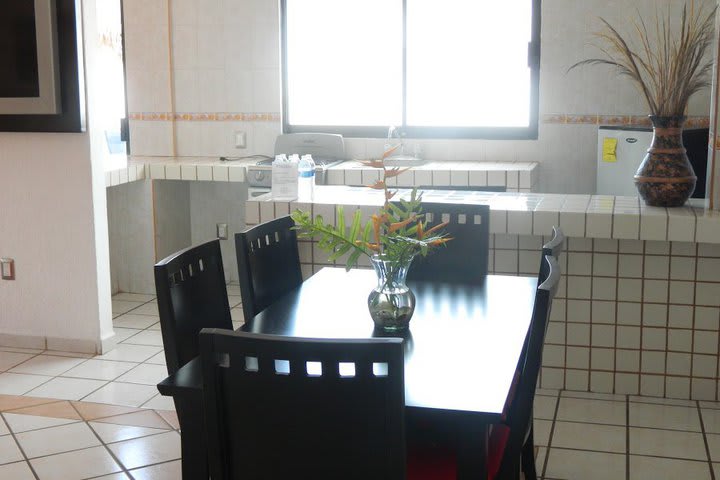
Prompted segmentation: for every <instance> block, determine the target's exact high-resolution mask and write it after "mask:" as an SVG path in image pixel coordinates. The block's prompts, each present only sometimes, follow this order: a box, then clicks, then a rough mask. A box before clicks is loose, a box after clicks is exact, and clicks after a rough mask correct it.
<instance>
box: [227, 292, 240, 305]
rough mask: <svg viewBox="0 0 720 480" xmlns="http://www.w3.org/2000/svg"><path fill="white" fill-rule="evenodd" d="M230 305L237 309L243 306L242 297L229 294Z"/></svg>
mask: <svg viewBox="0 0 720 480" xmlns="http://www.w3.org/2000/svg"><path fill="white" fill-rule="evenodd" d="M228 303H229V304H230V307H231V308H232V307H237V306H239V305H242V297H241V296H240V295H230V294H228Z"/></svg>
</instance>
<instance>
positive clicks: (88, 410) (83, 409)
mask: <svg viewBox="0 0 720 480" xmlns="http://www.w3.org/2000/svg"><path fill="white" fill-rule="evenodd" d="M70 403H72V405H73V407H75V408H76V409H77V411H78V412H80V415H81V416H82V417H83V418H84V419H85V420H96V419H98V418H107V417H113V416H116V415H124V414H127V413H135V412H139V411H141V410H140V409H138V408H133V407H121V406H119V405H108V404H105V403H91V402H70Z"/></svg>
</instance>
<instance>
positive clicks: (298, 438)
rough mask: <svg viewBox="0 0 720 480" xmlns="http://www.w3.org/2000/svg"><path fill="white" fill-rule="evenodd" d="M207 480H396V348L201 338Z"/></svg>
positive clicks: (399, 456) (399, 398)
mask: <svg viewBox="0 0 720 480" xmlns="http://www.w3.org/2000/svg"><path fill="white" fill-rule="evenodd" d="M200 336H201V340H200V342H201V352H202V353H201V356H202V368H203V378H204V382H205V386H204V395H205V412H206V426H207V432H208V447H209V448H208V451H209V455H210V465H211V474H212V478H213V479H215V480H229V479H233V480H234V479H240V478H242V479H250V480H254V479H272V478H278V479H280V478H313V479H339V478H342V479H358V480H359V479H368V478H373V479H393V480H394V479H400V478H405V439H404V413H403V412H404V380H403V377H404V371H403V369H404V361H403V348H402V340H401V339H399V338H375V339H365V340H327V339H304V338H289V337H278V336H274V335H263V334H253V333H248V332H240V331H237V332H223V331H218V330H204V331H203V332H202V333H201V335H200Z"/></svg>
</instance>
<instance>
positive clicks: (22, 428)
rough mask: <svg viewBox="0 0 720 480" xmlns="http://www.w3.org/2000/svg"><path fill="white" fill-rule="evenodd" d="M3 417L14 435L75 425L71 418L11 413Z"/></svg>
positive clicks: (6, 413)
mask: <svg viewBox="0 0 720 480" xmlns="http://www.w3.org/2000/svg"><path fill="white" fill-rule="evenodd" d="M3 417H5V421H6V422H7V423H8V425H9V426H10V430H12V431H13V432H15V433H21V432H28V431H30V430H39V429H41V428H48V427H57V426H60V425H69V424H71V423H77V420H73V419H71V418H57V417H40V416H38V415H23V414H19V413H13V412H5V413H3Z"/></svg>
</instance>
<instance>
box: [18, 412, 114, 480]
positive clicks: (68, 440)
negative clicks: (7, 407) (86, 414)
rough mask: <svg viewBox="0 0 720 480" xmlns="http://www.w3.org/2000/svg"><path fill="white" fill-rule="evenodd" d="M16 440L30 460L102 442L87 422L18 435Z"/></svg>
mask: <svg viewBox="0 0 720 480" xmlns="http://www.w3.org/2000/svg"><path fill="white" fill-rule="evenodd" d="M16 438H17V441H18V443H19V444H20V446H21V447H22V448H23V450H24V451H25V454H26V455H27V456H28V458H36V457H42V456H45V455H54V454H56V453H62V452H69V451H70V450H78V449H81V448H88V447H94V446H95V445H100V441H99V440H98V439H97V437H96V436H95V434H94V433H93V432H92V430H90V427H88V426H87V424H85V422H78V423H72V424H70V425H62V426H59V427H50V428H44V429H42V430H33V431H30V432H23V433H18V434H17V435H16ZM101 473H110V472H101Z"/></svg>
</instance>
